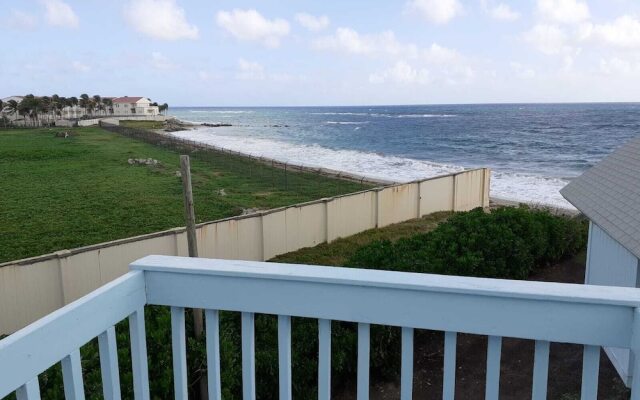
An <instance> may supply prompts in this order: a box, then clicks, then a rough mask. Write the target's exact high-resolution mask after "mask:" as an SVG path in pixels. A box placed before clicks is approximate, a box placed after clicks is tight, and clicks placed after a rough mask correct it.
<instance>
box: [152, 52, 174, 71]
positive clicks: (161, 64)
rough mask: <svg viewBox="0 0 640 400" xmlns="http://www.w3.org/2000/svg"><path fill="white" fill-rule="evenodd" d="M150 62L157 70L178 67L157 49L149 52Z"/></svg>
mask: <svg viewBox="0 0 640 400" xmlns="http://www.w3.org/2000/svg"><path fill="white" fill-rule="evenodd" d="M150 63H151V66H152V67H153V68H155V69H159V70H171V69H176V68H177V67H178V66H177V65H176V64H174V63H173V62H172V61H171V60H170V59H169V58H167V57H166V56H165V55H164V54H162V53H160V52H158V51H154V52H153V53H151V60H150Z"/></svg>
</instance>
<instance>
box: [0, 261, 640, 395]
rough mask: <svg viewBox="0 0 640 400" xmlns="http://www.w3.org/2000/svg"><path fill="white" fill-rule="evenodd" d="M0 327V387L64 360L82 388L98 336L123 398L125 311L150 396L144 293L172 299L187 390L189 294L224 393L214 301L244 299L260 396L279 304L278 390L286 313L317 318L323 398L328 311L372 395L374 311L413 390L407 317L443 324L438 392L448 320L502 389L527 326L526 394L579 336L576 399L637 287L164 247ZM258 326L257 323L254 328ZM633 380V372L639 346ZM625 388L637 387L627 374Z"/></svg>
mask: <svg viewBox="0 0 640 400" xmlns="http://www.w3.org/2000/svg"><path fill="white" fill-rule="evenodd" d="M131 269H132V271H131V272H129V273H128V274H126V275H124V276H122V277H121V278H119V279H116V280H115V281H113V282H111V283H109V284H107V285H105V286H103V287H101V288H100V289H98V290H96V291H94V292H92V293H90V294H89V295H87V296H85V297H83V298H81V299H79V300H77V301H76V302H74V303H72V304H69V305H68V306H66V307H64V308H61V309H60V310H58V311H55V312H53V313H51V314H50V315H48V316H46V317H44V318H42V319H40V320H39V321H37V322H35V323H33V324H31V325H29V326H28V327H26V328H24V329H22V330H20V331H18V332H16V333H14V334H13V335H11V336H9V337H7V338H5V339H4V340H2V341H0V398H2V397H4V396H5V395H7V394H10V393H12V392H13V391H16V393H17V397H18V399H20V400H22V399H29V400H33V399H39V398H40V394H39V388H38V375H39V374H40V373H42V372H43V371H44V370H45V369H47V368H48V367H50V366H52V365H53V364H55V363H57V362H61V363H62V370H63V381H64V382H63V384H64V392H65V396H66V398H67V399H83V398H84V391H83V390H84V389H83V377H82V370H81V366H80V352H79V348H80V347H81V346H82V345H84V344H85V343H87V342H88V341H89V340H91V339H93V338H95V337H98V344H99V351H100V365H101V370H102V381H103V390H104V397H105V398H106V399H119V398H120V383H119V369H118V358H117V349H116V340H115V329H114V325H115V324H116V323H118V322H119V321H121V320H123V319H125V318H129V322H130V324H129V329H130V338H131V354H132V370H133V381H134V394H135V398H136V399H149V381H148V371H147V350H146V339H145V325H144V306H145V305H146V304H154V305H161V306H169V307H171V327H172V350H173V374H174V389H175V398H177V399H186V398H187V367H186V366H187V364H186V337H185V314H184V311H185V308H191V307H193V308H202V309H205V318H206V319H205V321H206V332H207V335H206V349H207V357H208V370H207V374H208V382H209V385H208V388H209V389H208V390H209V398H210V399H220V349H219V334H218V322H219V315H218V311H219V310H229V311H238V312H241V313H242V318H241V321H242V338H241V343H242V390H243V398H244V399H245V400H251V399H254V398H255V358H254V343H255V334H256V333H255V329H254V315H255V314H256V313H264V314H274V315H278V347H279V350H278V354H279V361H278V363H279V366H278V367H279V380H280V385H279V388H280V389H279V390H280V398H281V399H291V383H292V382H291V379H292V378H291V317H292V316H295V317H309V318H317V319H318V324H319V349H318V352H319V353H318V354H319V368H318V397H319V399H321V400H324V399H329V398H330V387H331V373H330V372H331V321H332V320H340V321H351V322H355V323H357V324H358V345H357V346H358V372H357V398H358V399H367V398H368V397H369V338H370V328H369V327H370V324H380V325H391V326H397V327H401V328H402V345H401V360H402V361H401V398H402V399H411V396H412V386H413V385H412V382H413V330H414V329H430V330H440V331H444V332H445V343H444V368H443V374H444V378H443V379H444V384H443V398H444V399H453V398H454V388H455V380H456V365H455V364H456V334H457V332H465V333H472V334H480V335H487V336H488V337H489V339H488V340H489V342H488V343H489V345H488V350H487V351H488V353H487V367H486V368H487V371H486V398H487V399H497V398H498V388H499V381H500V353H501V344H502V337H513V338H524V339H531V340H535V361H534V368H533V388H532V397H533V399H536V400H537V399H545V398H546V393H547V379H548V371H549V369H548V367H549V344H550V342H564V343H576V344H581V345H584V361H583V370H582V390H581V396H582V399H596V397H597V390H598V379H597V378H598V372H599V359H600V356H599V355H600V346H611V347H620V348H629V349H631V350H632V351H633V352H634V353H637V352H638V351H640V309H639V308H638V307H640V291H639V290H637V289H632V288H618V287H615V288H614V287H602V286H584V285H573V284H559V283H544V282H525V281H507V280H495V279H479V278H466V277H452V276H440V275H426V274H412V273H400V272H389V271H374V270H361V269H347V268H333V267H315V266H306V265H286V264H272V263H262V262H248V261H229V260H209V259H194V258H181V257H166V256H149V257H145V258H143V259H141V260H139V261H137V262H134V263H133V264H132V265H131ZM258 334H260V332H258ZM633 371H634V372H633V382H640V380H639V379H640V378H639V376H640V357H635V365H634V369H633ZM631 398H632V399H635V400H638V399H640V390H639V389H637V388H636V387H635V386H634V387H633V388H632V394H631Z"/></svg>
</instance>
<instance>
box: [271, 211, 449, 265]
mask: <svg viewBox="0 0 640 400" xmlns="http://www.w3.org/2000/svg"><path fill="white" fill-rule="evenodd" d="M451 215H452V213H450V212H439V213H434V214H429V215H425V216H424V217H422V218H418V219H412V220H409V221H406V222H401V223H398V224H393V225H389V226H386V227H384V228H380V229H370V230H368V231H364V232H361V233H358V234H355V235H353V236H349V237H346V238H341V239H337V240H335V241H333V242H331V243H322V244H319V245H317V246H315V247H307V248H304V249H300V250H297V251H294V252H291V253H287V254H282V255H280V256H277V257H274V258H272V259H271V260H269V261H273V262H280V263H292V264H311V265H329V266H336V267H339V266H342V265H344V264H345V263H346V262H347V260H349V259H350V258H351V257H353V255H354V254H355V253H356V251H357V250H358V249H359V248H360V247H362V246H365V245H368V244H369V243H371V242H375V241H379V240H389V241H391V242H395V241H397V240H398V239H402V238H406V237H410V236H413V235H415V234H418V233H425V232H429V231H432V230H433V229H435V228H436V227H437V226H438V224H439V223H441V222H443V221H446V220H447V218H449V217H450V216H451Z"/></svg>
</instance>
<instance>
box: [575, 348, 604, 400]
mask: <svg viewBox="0 0 640 400" xmlns="http://www.w3.org/2000/svg"><path fill="white" fill-rule="evenodd" d="M599 372H600V346H588V345H585V346H584V354H583V358H582V390H581V391H580V398H581V399H582V400H596V399H597V398H598V373H599Z"/></svg>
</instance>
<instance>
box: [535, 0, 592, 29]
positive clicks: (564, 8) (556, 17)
mask: <svg viewBox="0 0 640 400" xmlns="http://www.w3.org/2000/svg"><path fill="white" fill-rule="evenodd" d="M538 12H539V13H540V14H541V15H542V17H543V18H545V19H547V20H549V21H552V22H557V23H561V24H576V23H579V22H583V21H586V20H588V19H589V18H590V12H589V6H588V5H587V3H585V2H582V1H579V0H538Z"/></svg>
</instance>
